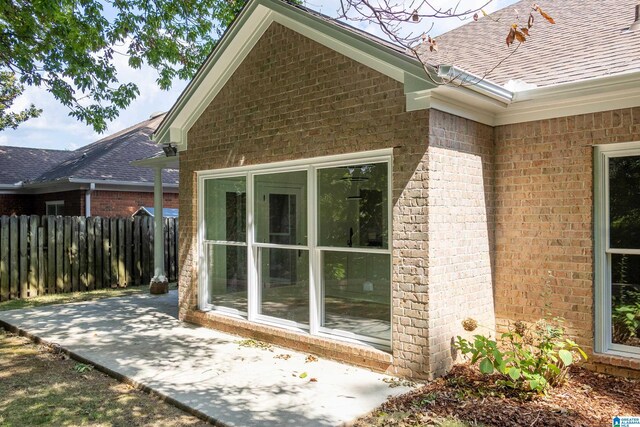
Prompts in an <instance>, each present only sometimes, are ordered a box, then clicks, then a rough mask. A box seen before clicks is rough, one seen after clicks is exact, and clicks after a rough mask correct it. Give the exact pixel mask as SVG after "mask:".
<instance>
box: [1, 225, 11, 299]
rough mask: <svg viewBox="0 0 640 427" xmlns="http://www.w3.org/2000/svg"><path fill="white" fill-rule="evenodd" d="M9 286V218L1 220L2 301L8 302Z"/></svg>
mask: <svg viewBox="0 0 640 427" xmlns="http://www.w3.org/2000/svg"><path fill="white" fill-rule="evenodd" d="M10 288H11V286H10V285H9V217H6V216H3V217H2V218H0V301H7V300H8V299H9V294H10Z"/></svg>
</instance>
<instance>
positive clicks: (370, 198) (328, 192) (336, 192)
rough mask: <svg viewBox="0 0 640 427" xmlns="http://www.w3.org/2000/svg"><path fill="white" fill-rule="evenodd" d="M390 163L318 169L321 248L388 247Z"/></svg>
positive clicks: (319, 238) (319, 236)
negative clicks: (388, 171)
mask: <svg viewBox="0 0 640 427" xmlns="http://www.w3.org/2000/svg"><path fill="white" fill-rule="evenodd" d="M387 175H388V173H387V164H386V163H378V164H361V165H352V166H341V167H336V168H329V169H320V170H318V243H319V245H320V246H336V247H354V248H357V247H373V248H388V247H389V243H388V236H387V235H388V231H387V230H388V220H389V219H388V218H387V216H388V215H387V211H388V209H387V208H388V205H389V201H388V200H387V199H388V192H387V186H388V184H387V183H388V176H387Z"/></svg>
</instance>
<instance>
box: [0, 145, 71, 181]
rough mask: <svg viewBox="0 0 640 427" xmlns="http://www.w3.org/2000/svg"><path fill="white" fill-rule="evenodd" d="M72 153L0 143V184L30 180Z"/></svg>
mask: <svg viewBox="0 0 640 427" xmlns="http://www.w3.org/2000/svg"><path fill="white" fill-rule="evenodd" d="M72 155H73V152H71V151H63V150H43V149H39V148H25V147H9V146H4V145H0V184H9V185H14V184H17V183H20V182H26V181H32V180H34V179H36V178H38V177H39V176H40V175H42V174H43V173H44V172H46V171H47V170H48V169H51V168H52V167H54V166H55V165H57V164H59V163H60V162H63V161H64V160H66V159H68V158H69V157H71V156H72Z"/></svg>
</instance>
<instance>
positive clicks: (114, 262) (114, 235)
mask: <svg viewBox="0 0 640 427" xmlns="http://www.w3.org/2000/svg"><path fill="white" fill-rule="evenodd" d="M109 223H110V227H109V228H110V229H111V283H110V285H111V287H112V288H116V287H118V220H117V219H116V218H110V219H109Z"/></svg>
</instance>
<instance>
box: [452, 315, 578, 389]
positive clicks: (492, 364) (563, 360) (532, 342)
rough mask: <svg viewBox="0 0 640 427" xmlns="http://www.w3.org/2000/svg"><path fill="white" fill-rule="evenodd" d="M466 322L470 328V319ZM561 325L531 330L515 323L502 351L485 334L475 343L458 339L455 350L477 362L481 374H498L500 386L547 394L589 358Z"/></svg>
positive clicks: (544, 324)
mask: <svg viewBox="0 0 640 427" xmlns="http://www.w3.org/2000/svg"><path fill="white" fill-rule="evenodd" d="M465 322H466V323H467V325H468V323H469V322H468V319H467V320H465ZM463 323H464V322H463ZM561 324H562V320H561V319H559V318H555V319H553V320H552V321H548V320H546V319H541V320H539V321H538V322H536V323H535V324H533V325H532V326H529V327H528V326H527V325H526V324H524V323H523V322H516V323H515V324H514V325H510V326H509V329H508V332H506V333H504V334H502V336H501V337H502V341H503V345H502V348H501V347H500V346H499V345H498V342H497V341H496V340H493V339H491V338H489V337H486V336H484V335H474V337H473V340H472V341H469V340H466V339H464V338H462V337H460V336H458V337H457V340H456V342H455V347H456V348H457V349H458V350H460V352H462V354H464V355H465V356H467V357H470V359H471V363H472V364H476V363H478V366H479V369H480V372H481V373H483V374H487V375H489V374H494V373H496V372H497V373H498V374H499V375H500V376H501V378H500V379H499V380H498V382H499V384H503V385H506V386H508V387H512V388H516V389H522V390H531V391H535V392H538V393H546V391H547V389H548V388H549V387H550V386H556V385H560V384H562V382H564V380H565V378H566V375H567V371H568V369H569V366H571V365H572V364H573V363H575V362H577V361H580V359H581V358H583V359H585V360H586V359H587V355H586V354H585V353H584V351H582V349H581V348H580V347H579V346H578V345H577V344H576V343H575V342H573V341H572V340H570V339H568V338H566V336H565V331H564V328H563V327H562V326H561Z"/></svg>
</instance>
